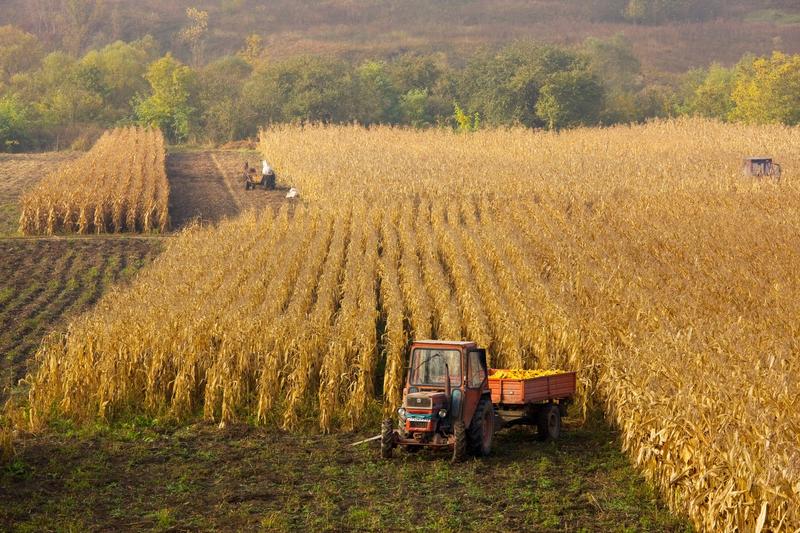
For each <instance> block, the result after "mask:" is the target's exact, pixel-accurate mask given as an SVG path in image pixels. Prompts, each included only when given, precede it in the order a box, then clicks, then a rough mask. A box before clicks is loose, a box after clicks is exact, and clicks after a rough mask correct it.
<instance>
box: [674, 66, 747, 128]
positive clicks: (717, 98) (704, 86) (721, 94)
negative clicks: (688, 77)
mask: <svg viewBox="0 0 800 533" xmlns="http://www.w3.org/2000/svg"><path fill="white" fill-rule="evenodd" d="M704 74H705V76H704V77H703V78H702V80H701V81H700V83H698V84H697V85H696V86H695V87H694V88H693V90H692V92H691V94H690V95H689V98H688V101H687V103H686V105H685V112H687V113H690V114H693V115H701V116H704V117H710V118H718V119H720V120H727V119H728V117H729V116H730V115H731V113H732V112H733V109H734V107H735V104H734V101H733V98H731V93H732V92H733V85H734V81H735V72H734V70H733V69H727V68H725V67H723V66H722V65H719V64H713V65H711V67H709V69H708V70H707V71H705V72H704Z"/></svg>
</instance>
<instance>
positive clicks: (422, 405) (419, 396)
mask: <svg viewBox="0 0 800 533" xmlns="http://www.w3.org/2000/svg"><path fill="white" fill-rule="evenodd" d="M448 403H449V402H448V401H447V395H446V394H445V393H443V392H439V391H430V392H412V393H409V394H408V395H407V396H406V405H405V407H406V409H424V410H431V411H433V410H438V409H446V408H447V404H448Z"/></svg>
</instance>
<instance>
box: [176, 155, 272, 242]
mask: <svg viewBox="0 0 800 533" xmlns="http://www.w3.org/2000/svg"><path fill="white" fill-rule="evenodd" d="M245 161H247V162H249V163H250V164H251V165H256V163H258V165H257V166H259V167H260V163H259V161H260V155H259V154H258V153H257V152H239V151H223V150H218V151H203V152H194V151H187V152H176V153H171V154H169V155H168V156H167V174H168V176H169V181H170V187H171V192H172V199H171V203H170V218H171V220H172V224H173V227H174V228H175V229H180V228H183V227H185V226H186V225H188V224H190V223H192V222H198V223H200V224H213V223H216V222H219V221H221V220H223V219H225V218H231V217H235V216H236V215H239V214H240V213H243V212H245V211H248V210H258V209H263V208H264V207H267V206H270V207H272V208H273V209H277V208H278V207H280V206H281V205H282V204H284V203H286V198H285V196H286V191H287V187H286V186H285V184H282V183H281V182H280V176H279V179H278V189H277V190H275V191H264V190H262V189H256V190H253V191H245V190H244V181H243V180H242V179H241V178H240V176H241V174H242V167H243V166H244V163H245Z"/></svg>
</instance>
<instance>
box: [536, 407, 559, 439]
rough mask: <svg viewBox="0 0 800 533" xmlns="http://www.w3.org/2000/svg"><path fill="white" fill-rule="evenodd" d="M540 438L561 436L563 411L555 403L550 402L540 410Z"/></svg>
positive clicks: (538, 425)
mask: <svg viewBox="0 0 800 533" xmlns="http://www.w3.org/2000/svg"><path fill="white" fill-rule="evenodd" d="M536 426H537V429H538V433H537V435H536V436H537V437H538V438H539V440H557V439H558V437H560V436H561V412H560V411H559V409H558V406H557V405H555V404H552V403H551V404H548V405H546V406H544V407H543V408H542V409H541V410H540V411H539V416H538V419H537V421H536Z"/></svg>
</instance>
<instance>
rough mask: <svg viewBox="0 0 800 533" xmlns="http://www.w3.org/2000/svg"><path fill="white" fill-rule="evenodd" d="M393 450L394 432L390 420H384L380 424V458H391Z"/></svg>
mask: <svg viewBox="0 0 800 533" xmlns="http://www.w3.org/2000/svg"><path fill="white" fill-rule="evenodd" d="M393 449H394V430H393V429H392V421H391V419H388V418H387V419H386V420H384V421H383V424H381V457H383V458H384V459H391V458H392V450H393Z"/></svg>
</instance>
